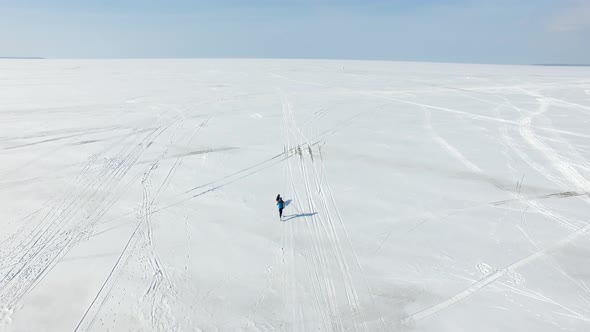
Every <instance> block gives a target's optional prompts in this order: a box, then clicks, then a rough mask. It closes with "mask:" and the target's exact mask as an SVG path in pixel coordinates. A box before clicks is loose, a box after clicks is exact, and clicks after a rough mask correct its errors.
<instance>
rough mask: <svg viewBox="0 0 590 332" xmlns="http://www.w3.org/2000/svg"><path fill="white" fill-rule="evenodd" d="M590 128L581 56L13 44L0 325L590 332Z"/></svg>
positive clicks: (0, 237)
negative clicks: (474, 60)
mask: <svg viewBox="0 0 590 332" xmlns="http://www.w3.org/2000/svg"><path fill="white" fill-rule="evenodd" d="M589 128H590V69H589V68H560V67H551V68H549V67H516V66H512V67H510V66H479V65H450V64H414V63H388V62H353V61H287V60H285V61H280V60H113V61H94V60H89V61H74V60H62V61H50V60H39V61H24V60H5V61H2V62H0V155H1V159H0V160H1V162H0V199H1V201H2V205H1V208H0V226H1V232H0V260H1V266H0V326H1V328H0V329H2V330H6V331H104V330H112V331H127V330H133V331H137V330H142V331H195V330H196V331H199V330H202V331H217V330H218V331H236V330H244V331H270V330H282V331H318V330H320V331H556V330H561V329H563V330H568V331H587V330H590V266H589V265H588V259H589V257H590V242H589V241H588V240H589V235H588V233H590V232H589V231H590V219H589V218H590V217H589V212H590V205H589V204H590V196H589V195H588V192H590V130H588V129H589ZM277 193H281V194H282V196H283V197H284V199H285V201H286V202H287V203H288V206H287V207H286V210H285V212H286V215H287V216H286V217H285V219H284V221H283V222H281V221H279V218H278V211H277V208H276V205H275V201H274V198H275V196H276V194H277Z"/></svg>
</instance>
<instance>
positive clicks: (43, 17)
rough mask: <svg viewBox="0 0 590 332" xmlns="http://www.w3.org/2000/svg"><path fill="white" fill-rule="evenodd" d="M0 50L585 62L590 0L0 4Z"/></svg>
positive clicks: (2, 0)
mask: <svg viewBox="0 0 590 332" xmlns="http://www.w3.org/2000/svg"><path fill="white" fill-rule="evenodd" d="M0 56H41V57H48V58H135V57H137V58H146V57H147V58H154V57H157V58H160V57H166V58H170V57H207V58H211V57H232V58H334V59H376V60H404V61H444V62H472V63H515V64H529V63H590V0H495V1H494V0H440V1H435V0H340V1H337V0H275V1H271V0H252V1H244V0H192V1H189V0H103V1H98V0H96V1H95V0H10V1H8V0H0Z"/></svg>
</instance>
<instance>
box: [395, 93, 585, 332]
mask: <svg viewBox="0 0 590 332" xmlns="http://www.w3.org/2000/svg"><path fill="white" fill-rule="evenodd" d="M531 96H532V97H537V98H538V99H537V100H538V102H539V110H538V111H537V112H533V113H531V114H530V115H523V117H522V118H521V120H520V121H519V131H520V134H521V136H522V137H523V139H525V140H526V141H527V143H529V145H531V146H533V147H534V148H535V149H537V150H538V151H540V152H541V153H542V154H543V156H545V157H546V158H548V159H549V160H550V161H551V162H552V164H553V165H554V167H555V168H556V169H557V170H558V171H559V172H560V173H561V174H562V176H563V177H564V178H566V179H568V180H569V181H570V183H572V185H574V186H575V187H576V188H577V189H578V190H579V191H581V192H583V193H585V192H587V191H588V188H589V187H588V181H587V180H585V178H584V177H582V176H581V175H580V174H578V173H577V172H576V171H575V169H573V167H571V165H570V164H569V163H567V162H566V161H565V160H564V159H563V158H562V157H560V156H559V155H558V154H557V153H555V152H554V150H553V149H551V148H550V147H548V146H547V145H545V144H544V143H542V142H541V141H540V140H539V139H538V138H537V137H536V135H535V134H534V132H533V130H532V126H531V122H532V119H533V118H534V117H536V116H539V115H542V114H543V113H545V112H547V110H548V108H549V101H550V100H552V99H549V98H543V97H540V96H538V95H537V94H531ZM509 105H510V106H512V107H513V108H514V109H516V110H517V111H519V112H520V113H521V114H523V112H522V111H521V110H520V109H518V108H517V107H516V106H515V105H514V104H512V103H510V104H509ZM421 106H422V107H423V110H424V112H425V114H426V119H427V128H428V129H429V130H430V131H431V134H432V136H433V139H434V140H435V141H436V142H437V143H438V144H439V145H441V147H442V148H444V149H445V150H446V151H447V152H449V154H450V155H452V156H453V157H455V158H456V159H458V160H459V161H460V162H461V163H463V164H464V165H465V166H466V167H467V168H469V169H470V170H472V171H474V172H476V173H483V171H482V170H481V169H480V168H479V167H478V166H476V165H474V164H473V163H472V162H470V161H469V160H467V159H466V158H465V157H464V156H463V155H462V154H461V153H460V152H459V151H458V150H457V149H455V148H454V147H453V146H451V145H450V144H449V143H448V142H447V141H445V140H444V139H443V138H441V137H440V136H438V135H436V133H435V132H434V130H433V128H432V125H431V122H430V113H429V112H428V111H427V110H426V108H427V107H425V105H421ZM429 108H433V109H438V108H437V107H429ZM501 122H502V123H503V124H504V126H503V127H502V129H501V131H502V135H501V137H502V138H503V140H504V141H505V142H506V143H507V144H508V145H509V146H510V147H511V148H512V150H513V151H515V152H517V154H518V155H519V156H520V157H521V158H522V159H523V160H525V161H526V162H527V163H528V164H529V165H531V166H533V168H534V169H536V170H537V171H539V172H540V173H541V174H543V175H544V176H545V177H546V178H548V179H549V180H551V181H553V182H554V183H556V184H559V185H560V186H562V187H564V186H565V184H564V183H563V182H562V181H561V180H560V179H559V178H557V177H555V176H553V175H551V174H550V173H549V172H548V171H547V170H545V169H544V168H542V167H541V166H539V165H538V164H536V163H535V162H533V161H532V160H531V159H530V158H528V156H526V155H525V154H524V153H523V152H522V151H521V150H520V149H519V148H517V147H516V145H515V144H513V143H512V142H511V140H510V139H509V138H508V137H509V136H508V135H507V133H506V131H507V129H508V128H507V125H509V124H512V123H511V122H504V121H501ZM556 132H557V131H556ZM584 162H585V160H584ZM499 188H500V189H503V188H502V187H499ZM511 194H512V195H513V196H515V199H516V200H519V201H520V202H523V203H526V204H527V205H529V207H532V208H534V209H536V210H537V211H539V212H541V213H542V214H543V215H545V216H547V217H549V218H551V219H554V220H557V221H558V222H560V223H561V224H562V225H564V226H567V227H568V228H569V229H573V230H574V232H572V233H571V234H570V235H569V236H568V237H566V238H564V239H562V240H561V241H558V242H557V243H555V244H554V245H552V246H550V247H547V248H545V249H539V248H538V247H537V250H536V251H535V252H534V253H532V254H530V255H529V256H526V257H524V258H522V259H520V260H518V261H515V262H513V263H511V264H509V265H507V266H505V267H504V268H502V269H499V270H496V271H494V272H493V273H490V274H488V275H487V276H486V277H484V278H482V279H480V280H478V281H476V282H475V283H473V284H472V285H471V286H469V287H468V288H466V289H464V290H463V291H461V292H459V293H457V294H455V295H453V296H451V297H449V298H447V299H445V300H443V301H442V302H439V303H437V304H434V305H432V306H430V307H427V308H425V309H422V310H419V311H417V312H414V313H412V314H411V315H409V316H407V317H406V318H404V319H403V320H402V321H400V323H401V324H402V325H406V326H409V325H413V324H414V322H415V321H417V320H421V319H424V318H427V317H429V316H432V315H434V314H436V313H438V312H440V311H442V310H444V309H446V308H448V307H450V306H452V305H454V304H456V303H458V302H461V301H463V300H464V299H466V298H468V297H469V296H471V295H473V294H474V293H476V292H478V291H479V290H481V289H483V288H484V287H486V286H488V285H490V284H493V283H495V282H496V281H498V280H499V279H501V278H503V277H504V276H506V275H507V274H508V273H510V272H511V271H514V270H516V269H517V268H519V267H521V266H524V265H526V264H528V263H530V262H532V261H534V260H536V259H538V258H540V257H544V256H545V255H546V254H547V253H549V252H551V251H555V250H557V249H559V248H561V247H563V246H565V245H567V244H568V243H570V242H572V241H574V240H576V239H577V238H580V237H582V236H584V235H586V234H587V233H588V231H590V223H585V226H583V227H579V226H576V225H575V224H572V223H570V222H569V221H568V220H567V219H566V218H564V217H562V216H560V215H557V214H555V213H554V212H552V211H550V210H549V209H547V208H545V207H543V206H542V205H541V204H539V203H538V202H536V201H535V200H531V199H526V200H525V199H522V197H520V195H519V194H517V193H514V192H511ZM585 200H586V199H585ZM586 201H587V200H586ZM529 240H530V238H529ZM560 271H561V272H562V273H564V274H565V275H566V276H567V277H568V279H570V280H571V281H572V282H574V284H576V285H577V286H578V287H582V289H583V290H584V291H588V290H587V289H586V288H584V287H583V286H581V285H580V283H579V282H577V281H576V280H574V279H573V278H571V277H570V276H569V275H567V273H565V271H563V270H560ZM500 284H502V285H503V286H505V287H507V288H509V289H511V290H512V291H519V292H520V290H518V289H516V288H515V287H513V286H510V285H507V284H505V283H500ZM543 301H545V302H548V303H552V304H555V305H558V306H560V307H562V308H563V309H565V310H567V311H569V312H570V313H571V314H572V316H571V317H575V318H578V319H582V320H585V321H590V320H588V318H586V317H584V316H583V315H581V314H580V313H578V312H573V311H571V310H570V309H569V308H566V307H564V306H563V305H561V304H559V303H556V302H555V301H552V300H549V299H547V298H545V300H543Z"/></svg>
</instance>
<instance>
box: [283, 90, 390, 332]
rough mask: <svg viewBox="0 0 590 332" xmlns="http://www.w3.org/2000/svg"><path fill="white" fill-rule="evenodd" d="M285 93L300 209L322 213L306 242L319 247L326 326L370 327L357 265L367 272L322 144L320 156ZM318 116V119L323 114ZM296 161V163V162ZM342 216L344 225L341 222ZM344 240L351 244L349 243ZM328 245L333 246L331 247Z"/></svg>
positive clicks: (309, 222) (317, 268) (318, 278)
mask: <svg viewBox="0 0 590 332" xmlns="http://www.w3.org/2000/svg"><path fill="white" fill-rule="evenodd" d="M282 94H283V97H282V99H283V103H282V104H283V123H284V124H283V130H284V131H286V132H287V139H286V140H284V141H287V143H286V146H285V148H284V150H285V151H294V152H295V153H296V154H297V155H298V156H299V158H298V159H299V162H298V163H296V164H298V165H292V162H291V159H288V160H287V166H288V170H289V177H290V179H291V181H290V182H291V187H292V188H291V189H292V190H293V196H294V198H295V205H296V206H297V210H298V213H302V212H305V211H309V212H315V213H316V214H313V215H310V216H306V217H305V219H306V223H305V226H306V231H307V232H309V234H311V236H310V242H311V243H310V244H308V245H305V247H309V248H312V250H313V251H312V254H310V255H309V256H310V259H311V262H312V264H311V266H313V270H312V271H310V279H311V281H312V288H313V289H314V290H315V291H314V293H315V297H316V303H317V304H318V310H319V312H320V314H321V316H322V317H323V318H322V319H323V320H324V324H327V323H329V325H325V326H324V329H327V330H348V329H352V330H355V331H368V330H369V329H368V327H367V324H366V322H365V321H364V320H363V318H362V314H363V310H368V308H363V307H362V305H361V302H360V300H359V293H358V289H357V285H356V284H357V282H355V281H354V280H353V277H352V271H353V269H354V270H355V271H357V274H360V275H363V274H364V272H363V271H362V267H361V266H360V262H359V259H358V256H357V255H356V253H355V252H354V249H353V246H352V243H351V242H350V239H349V237H348V233H347V231H346V227H345V225H344V222H343V221H342V218H341V216H340V212H339V211H338V208H337V205H336V203H335V200H334V197H333V195H332V190H331V188H330V186H329V185H328V183H327V180H326V177H325V168H324V165H323V157H321V148H320V147H318V150H317V152H315V153H318V155H316V157H315V158H314V150H313V149H312V145H313V144H312V143H311V140H310V139H309V138H308V137H307V136H306V135H305V134H304V133H303V131H302V130H301V129H299V128H298V127H297V125H296V123H295V119H294V114H293V110H292V106H291V104H290V103H289V102H288V101H287V100H286V97H285V96H284V93H282ZM316 114H317V113H316ZM314 116H316V117H317V115H314ZM314 116H312V117H314ZM306 123H307V124H308V125H310V124H311V121H306ZM304 129H305V128H304ZM293 141H294V143H293ZM293 148H294V149H293ZM307 154H309V158H306V157H307ZM318 156H319V157H320V158H319V159H318ZM318 162H319V164H318ZM293 163H295V162H294V161H293ZM297 166H298V169H297ZM318 167H319V169H318ZM294 169H297V170H298V175H297V176H294V173H293V172H294ZM296 179H299V180H301V181H300V182H302V183H301V185H302V186H303V189H304V193H305V194H304V195H303V197H302V196H301V195H299V191H300V189H297V187H298V186H297V185H296V184H295V183H296ZM302 198H303V200H302ZM334 213H335V215H334ZM336 220H337V221H338V223H336ZM284 237H285V238H287V235H284ZM342 238H344V239H345V240H346V242H344V243H343V242H342ZM322 244H323V245H322ZM326 244H329V246H328V248H327V249H328V250H326V248H325V247H326ZM349 256H350V257H349ZM306 257H307V255H306ZM351 259H352V262H354V264H352V265H351V263H350V261H351ZM334 270H336V271H338V273H337V274H334V272H333V271H334ZM322 280H324V282H322ZM363 280H364V277H363ZM363 287H364V288H363V290H364V291H366V295H367V296H369V297H370V298H371V301H372V304H373V305H375V298H374V295H373V294H372V292H371V290H370V288H369V286H368V283H366V280H364V286H363ZM338 298H344V299H345V300H346V303H347V305H348V306H347V309H346V312H343V311H342V310H343V309H341V307H339V306H338V305H337V303H336V302H334V300H336V299H338ZM296 311H297V310H296V309H294V310H293V311H292V314H293V316H295V312H296ZM299 312H300V315H303V316H304V315H305V313H304V312H302V311H301V310H299ZM326 317H328V320H327V321H326V320H325V319H326ZM379 321H380V323H381V327H380V328H383V329H385V324H384V322H383V319H382V318H381V317H380V319H379ZM373 330H375V329H373Z"/></svg>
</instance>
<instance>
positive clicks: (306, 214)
mask: <svg viewBox="0 0 590 332" xmlns="http://www.w3.org/2000/svg"><path fill="white" fill-rule="evenodd" d="M316 214H318V213H317V212H312V213H298V214H292V215H290V216H284V217H283V222H285V221H289V220H291V219H295V218H306V217H313V216H315V215H316Z"/></svg>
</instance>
